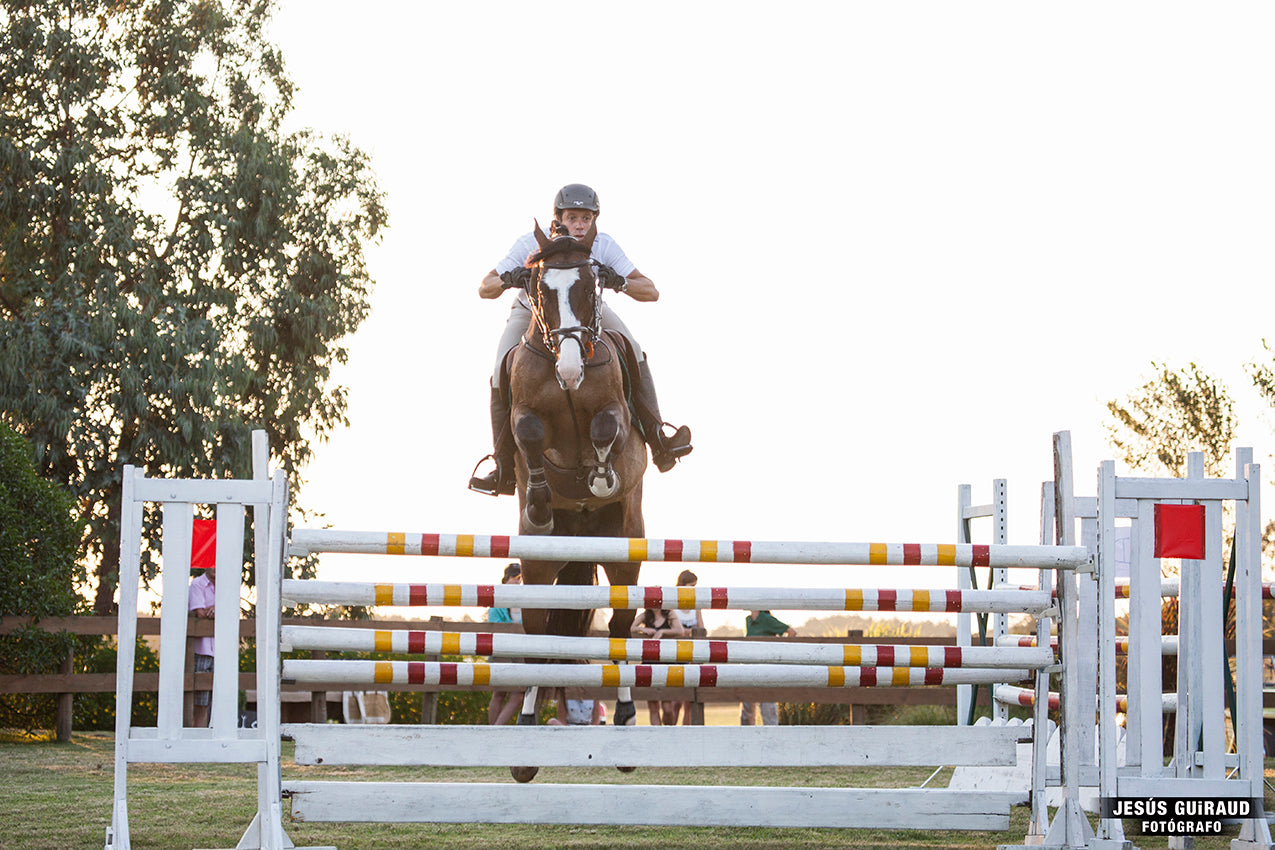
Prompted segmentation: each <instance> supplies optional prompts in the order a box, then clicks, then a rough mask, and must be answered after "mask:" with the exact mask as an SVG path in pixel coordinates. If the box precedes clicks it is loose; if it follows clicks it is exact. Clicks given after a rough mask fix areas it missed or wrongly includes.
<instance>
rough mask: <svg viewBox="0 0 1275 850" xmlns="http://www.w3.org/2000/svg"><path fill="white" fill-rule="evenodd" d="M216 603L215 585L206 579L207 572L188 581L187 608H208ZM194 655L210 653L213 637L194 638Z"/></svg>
mask: <svg viewBox="0 0 1275 850" xmlns="http://www.w3.org/2000/svg"><path fill="white" fill-rule="evenodd" d="M215 604H217V585H215V584H213V583H212V582H211V581H209V580H208V573H200V574H199V575H197V576H195V578H194V580H193V581H191V583H190V598H189V603H188V604H187V606H186V607H187V609H189V610H191V611H194V610H195V609H196V608H209V607H211V606H213V605H215ZM195 654H196V655H212V654H213V639H212V638H210V637H201V638H196V639H195Z"/></svg>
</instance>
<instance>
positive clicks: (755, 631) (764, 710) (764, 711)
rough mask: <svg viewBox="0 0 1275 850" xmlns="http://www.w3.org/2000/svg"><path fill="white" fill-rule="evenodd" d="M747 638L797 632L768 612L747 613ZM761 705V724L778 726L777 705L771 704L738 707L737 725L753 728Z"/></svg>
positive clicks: (793, 635) (745, 704)
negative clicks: (758, 707)
mask: <svg viewBox="0 0 1275 850" xmlns="http://www.w3.org/2000/svg"><path fill="white" fill-rule="evenodd" d="M744 634H745V635H746V636H747V637H762V636H769V637H780V636H782V637H796V636H797V630H796V629H794V628H793V627H792V626H790V625H788V624H787V623H785V622H783V621H781V620H779V619H778V618H776V617H775V616H774V615H773V614H771V613H770V612H769V611H749V612H748V618H747V619H745V620H744ZM758 705H761V722H762V724H763V725H765V726H778V725H779V705H778V703H773V702H763V703H755V702H745V703H740V706H739V724H740V725H741V726H753V725H755V724H756V722H757V706H758Z"/></svg>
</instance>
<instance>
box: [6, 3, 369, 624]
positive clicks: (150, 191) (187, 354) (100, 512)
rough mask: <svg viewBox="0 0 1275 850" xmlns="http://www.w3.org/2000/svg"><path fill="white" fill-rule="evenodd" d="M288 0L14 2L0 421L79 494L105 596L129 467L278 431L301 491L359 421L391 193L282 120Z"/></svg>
mask: <svg viewBox="0 0 1275 850" xmlns="http://www.w3.org/2000/svg"><path fill="white" fill-rule="evenodd" d="M270 7H271V3H270V2H269V0H220V1H219V0H135V1H134V2H129V3H118V2H109V1H108V0H69V2H66V3H59V4H49V3H32V2H22V0H5V3H4V5H3V7H0V55H3V56H4V57H5V61H4V62H3V63H0V92H3V97H0V316H3V321H0V420H3V421H6V422H8V423H10V424H11V425H13V427H15V428H16V429H17V430H18V431H19V432H20V433H22V434H23V435H24V436H26V437H27V438H28V439H29V440H30V441H31V443H32V444H33V445H34V446H35V449H36V462H37V468H38V470H39V472H40V474H41V475H43V476H45V477H48V478H50V479H52V480H55V481H58V482H61V483H63V484H65V485H67V486H69V487H70V488H71V489H72V491H73V493H74V495H75V496H76V498H77V499H78V500H79V503H80V505H81V507H82V509H83V512H84V515H85V517H86V519H87V520H88V522H89V525H90V533H89V535H88V536H87V539H88V541H89V546H90V552H89V556H90V557H91V558H93V559H95V560H96V564H97V579H98V584H97V596H96V600H95V605H94V607H95V609H96V611H97V613H99V614H107V613H110V612H111V611H112V610H113V604H114V603H113V595H114V590H115V585H116V582H117V576H118V561H119V552H118V540H119V531H118V522H119V512H120V495H121V494H120V467H121V465H123V464H133V465H135V466H137V467H139V468H143V469H145V470H146V471H147V473H148V474H151V475H179V476H199V477H226V476H234V477H247V476H248V474H249V473H250V453H251V449H250V446H249V439H248V433H249V431H250V430H251V429H252V428H254V427H259V428H264V429H265V430H266V431H267V432H268V434H269V436H270V440H271V447H272V451H273V453H274V455H275V460H276V462H278V463H279V464H280V465H281V466H282V468H284V469H285V470H286V471H287V472H288V474H289V476H290V480H291V481H292V484H293V487H294V488H295V487H297V486H298V485H299V481H298V478H297V473H298V470H299V469H300V468H301V467H302V466H303V465H304V464H305V462H306V461H307V460H308V458H309V457H310V453H311V450H310V445H309V440H310V439H312V438H314V437H318V438H322V437H324V435H326V434H327V433H328V432H330V431H331V430H332V429H333V428H334V427H338V426H341V425H344V424H345V422H346V421H345V409H346V392H345V390H344V389H343V388H342V387H339V386H334V385H332V384H331V382H330V377H331V372H332V369H333V367H334V366H335V365H337V364H340V363H342V362H344V361H345V359H346V349H345V347H344V345H343V342H342V341H343V340H344V339H345V338H346V337H348V336H349V335H350V334H352V333H353V332H354V331H355V330H356V329H357V328H358V327H359V325H360V323H361V322H362V321H363V319H364V318H365V317H366V315H367V312H368V298H369V294H370V289H371V284H372V282H371V280H370V278H369V275H368V271H367V268H366V265H365V262H364V254H363V249H364V246H365V244H367V243H368V242H370V241H371V240H374V239H375V238H376V236H377V234H378V233H379V232H380V231H381V229H382V228H383V227H384V225H385V219H386V216H385V210H384V208H383V205H382V197H381V194H380V192H379V190H378V189H377V187H376V184H375V181H374V179H373V177H372V175H371V172H370V167H369V162H368V159H367V157H366V156H365V155H364V154H363V153H362V152H361V151H359V150H358V149H356V148H355V147H353V146H352V145H351V144H350V143H349V142H348V141H347V140H345V139H341V138H334V139H325V138H321V137H319V136H317V135H315V134H314V133H313V132H311V131H299V132H285V130H284V129H283V126H284V119H285V117H286V116H287V114H288V112H289V110H290V108H291V97H292V83H291V82H290V81H289V79H288V77H287V75H286V73H285V72H284V67H283V60H282V57H281V56H280V54H279V51H278V50H277V49H276V48H275V47H274V46H273V45H272V44H270V43H269V41H268V40H267V38H266V35H265V29H266V25H267V23H268V21H269V17H270V13H271V8H270ZM153 522H155V518H154V517H153V516H150V515H148V523H153ZM148 536H150V535H148ZM143 563H144V571H145V572H146V574H147V575H148V576H151V575H153V574H154V559H153V556H152V555H151V554H150V553H146V554H145V555H144V561H143Z"/></svg>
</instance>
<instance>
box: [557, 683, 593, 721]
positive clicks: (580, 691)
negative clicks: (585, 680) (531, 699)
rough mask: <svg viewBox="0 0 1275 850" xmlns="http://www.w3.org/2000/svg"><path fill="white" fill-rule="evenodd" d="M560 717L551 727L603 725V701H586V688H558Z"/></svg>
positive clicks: (558, 716)
mask: <svg viewBox="0 0 1275 850" xmlns="http://www.w3.org/2000/svg"><path fill="white" fill-rule="evenodd" d="M555 694H556V699H557V701H558V715H557V716H556V717H551V718H549V721H548V725H550V726H597V725H599V724H600V723H602V700H594V699H585V696H584V688H558V689H557V690H556V691H555Z"/></svg>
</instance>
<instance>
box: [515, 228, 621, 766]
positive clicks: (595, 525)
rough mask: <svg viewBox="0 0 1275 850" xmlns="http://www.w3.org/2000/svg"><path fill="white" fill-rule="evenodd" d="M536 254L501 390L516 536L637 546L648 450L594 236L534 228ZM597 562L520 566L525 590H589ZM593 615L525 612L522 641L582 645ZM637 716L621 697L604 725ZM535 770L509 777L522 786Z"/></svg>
mask: <svg viewBox="0 0 1275 850" xmlns="http://www.w3.org/2000/svg"><path fill="white" fill-rule="evenodd" d="M533 232H534V233H535V235H536V241H537V242H538V243H539V245H540V250H538V251H537V252H535V253H534V254H532V255H531V257H529V258H528V260H527V266H528V268H529V269H530V270H531V276H530V278H529V280H528V282H527V298H528V301H529V302H530V305H531V312H532V316H533V319H532V323H531V328H530V330H529V331H528V332H527V335H526V337H525V338H524V340H523V343H522V344H521V345H520V346H518V347H517V348H516V349H514V351H513V352H512V353H511V355H510V356H511V361H510V365H509V386H510V394H511V396H512V399H511V402H512V404H511V408H510V410H511V421H512V423H513V434H514V441H515V443H516V445H517V447H518V453H517V457H516V468H517V479H518V505H519V509H520V510H519V514H520V516H519V523H518V530H519V533H520V534H559V535H568V536H584V537H644V536H645V534H646V528H645V525H644V523H643V521H642V475H643V473H644V472H645V471H646V443H645V442H644V441H643V439H642V435H641V433H639V431H638V429H637V428H636V427H634V423H633V422H632V420H631V419H630V413H629V405H628V402H627V400H626V397H625V375H624V368H625V367H624V365H623V359H624V354H623V353H622V352H623V349H624V347H625V345H626V344H625V342H624V339H623V337H621V336H620V335H619V334H614V335H612V334H610V333H604V332H603V331H602V327H601V322H602V299H601V294H600V287H599V284H598V278H597V274H596V269H595V267H594V264H593V263H592V262H591V261H590V259H589V254H590V251H591V250H592V248H593V240H594V238H595V237H596V236H597V228H596V226H594V227H592V228H590V230H589V232H588V233H587V234H586V235H585V237H584V238H583V239H580V240H576V239H573V238H571V237H569V236H559V237H557V238H555V239H550V238H549V237H547V236H545V235H544V234H543V233H542V232H541V230H540V226H539V225H538V224H537V225H536V226H535V228H534V231H533ZM601 566H602V568H603V569H604V570H605V571H606V575H607V579H608V580H609V581H610V583H611V584H613V585H635V584H637V578H638V570H639V568H640V567H641V564H640V563H629V562H619V563H605V564H602V565H601ZM597 567H598V565H597V564H594V563H582V562H577V561H523V563H522V580H523V583H524V584H555V583H556V584H595V583H596V582H597ZM635 613H636V612H634V611H632V610H615V611H613V612H612V614H611V620H610V627H609V631H610V635H611V637H612V638H627V637H629V629H630V627H631V626H632V625H633V618H634V616H635ZM592 618H593V612H592V611H565V610H543V609H540V610H537V609H531V608H524V609H523V611H522V625H523V628H524V629H525V630H526V632H527V633H528V634H555V635H575V636H579V635H583V634H585V633H586V631H587V630H588V627H589V624H590V622H591V621H592ZM535 698H536V697H535V689H534V688H533V689H529V690H528V691H527V696H526V701H525V702H524V704H523V712H522V714H521V715H520V716H519V718H518V722H519V723H520V724H527V725H533V724H535V722H536V716H535V713H534V710H535ZM635 714H636V712H635V711H634V707H633V699H632V695H631V693H630V691H629V689H628V688H622V689H620V691H619V695H618V698H617V701H616V708H615V713H614V714H613V723H614V724H615V725H617V726H623V725H630V724H631V723H632V721H633V718H634V717H635ZM535 771H536V768H514V769H513V772H514V777H515V778H516V779H518V780H519V781H520V782H526V781H529V780H530V779H531V778H532V777H534V776H535Z"/></svg>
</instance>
